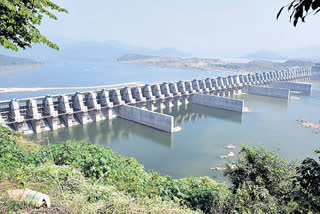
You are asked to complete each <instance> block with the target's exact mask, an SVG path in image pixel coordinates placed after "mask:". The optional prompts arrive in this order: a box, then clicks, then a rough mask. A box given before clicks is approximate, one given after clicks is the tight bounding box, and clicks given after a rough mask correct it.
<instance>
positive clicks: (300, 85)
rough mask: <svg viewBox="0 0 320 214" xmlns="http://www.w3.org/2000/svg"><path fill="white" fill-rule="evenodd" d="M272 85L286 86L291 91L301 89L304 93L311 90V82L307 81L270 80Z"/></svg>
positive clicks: (277, 86) (276, 86)
mask: <svg viewBox="0 0 320 214" xmlns="http://www.w3.org/2000/svg"><path fill="white" fill-rule="evenodd" d="M271 86H272V87H275V88H286V89H290V90H293V91H303V92H306V93H310V92H311V84H309V83H296V82H280V81H277V82H272V84H271Z"/></svg>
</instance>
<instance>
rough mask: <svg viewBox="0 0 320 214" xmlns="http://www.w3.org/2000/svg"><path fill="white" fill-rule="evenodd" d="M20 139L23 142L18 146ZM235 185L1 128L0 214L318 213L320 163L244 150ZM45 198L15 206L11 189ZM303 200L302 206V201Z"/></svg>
mask: <svg viewBox="0 0 320 214" xmlns="http://www.w3.org/2000/svg"><path fill="white" fill-rule="evenodd" d="M21 141H24V142H23V143H21ZM235 164H236V168H235V169H231V168H227V169H226V171H225V175H226V176H227V177H228V178H229V179H230V181H231V183H232V186H230V187H228V186H227V185H226V184H222V183H217V182H215V181H214V180H212V179H210V178H208V177H203V178H198V177H186V178H182V179H173V178H172V177H170V176H160V175H159V173H157V172H146V171H145V170H144V167H143V166H142V165H141V164H139V163H138V162H137V161H136V160H135V159H133V158H127V157H123V156H119V155H116V154H115V153H113V152H112V151H111V150H110V149H108V148H105V147H101V146H98V145H93V144H91V143H88V142H76V141H67V142H64V143H60V144H55V145H49V146H38V145H36V144H35V143H33V142H29V141H26V140H25V139H24V138H23V137H22V136H21V135H20V134H17V133H15V132H13V131H10V130H8V129H7V128H2V127H0V190H1V191H0V213H7V212H11V211H13V212H14V211H16V212H38V213H39V212H40V213H41V212H42V213H50V212H51V213H308V212H310V213H312V212H313V213H317V212H319V211H320V207H319V204H320V203H319V202H320V194H319V192H320V191H319V190H320V187H319V185H320V183H319V174H320V167H319V164H318V163H317V162H316V161H315V160H313V159H305V160H304V161H303V162H302V163H301V164H293V163H287V162H286V161H284V160H283V159H281V158H280V157H279V156H278V155H277V154H276V153H273V152H268V151H266V150H265V149H264V148H263V147H260V148H253V149H252V148H250V147H247V146H244V147H242V149H241V152H240V155H239V159H238V161H237V163H235ZM26 187H28V188H31V189H34V190H37V191H40V192H43V193H46V194H48V195H49V196H50V197H51V200H52V207H51V208H40V209H37V208H34V207H31V206H30V205H28V204H26V203H23V202H16V201H12V200H11V199H9V198H8V196H7V195H6V191H5V190H7V189H13V188H26ZM301 198H303V199H304V200H301Z"/></svg>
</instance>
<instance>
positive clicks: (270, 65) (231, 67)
mask: <svg viewBox="0 0 320 214" xmlns="http://www.w3.org/2000/svg"><path fill="white" fill-rule="evenodd" d="M118 62H120V63H133V64H143V65H152V66H159V67H169V68H179V69H197V70H209V71H220V72H264V71H265V72H267V71H274V70H283V69H292V68H301V67H312V66H313V65H314V64H315V63H313V62H311V61H303V60H287V61H285V62H273V61H266V60H253V61H250V62H248V63H234V62H228V61H222V60H219V59H208V58H194V57H193V58H181V57H173V56H171V57H159V56H148V55H138V54H127V55H124V56H122V57H120V58H118Z"/></svg>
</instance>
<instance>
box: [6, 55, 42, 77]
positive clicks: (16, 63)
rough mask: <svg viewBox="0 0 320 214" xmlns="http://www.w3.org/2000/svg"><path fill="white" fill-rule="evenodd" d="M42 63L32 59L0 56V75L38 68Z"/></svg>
mask: <svg viewBox="0 0 320 214" xmlns="http://www.w3.org/2000/svg"><path fill="white" fill-rule="evenodd" d="M41 65H42V63H41V62H38V61H36V60H32V59H26V58H20V57H12V56H7V55H3V54H0V73H1V72H5V71H17V70H26V69H33V68H38V67H40V66H41Z"/></svg>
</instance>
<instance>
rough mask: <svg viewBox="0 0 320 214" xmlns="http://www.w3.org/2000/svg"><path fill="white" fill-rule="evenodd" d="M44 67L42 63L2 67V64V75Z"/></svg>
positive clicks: (0, 71) (0, 69) (0, 70)
mask: <svg viewBox="0 0 320 214" xmlns="http://www.w3.org/2000/svg"><path fill="white" fill-rule="evenodd" d="M41 66H43V64H42V63H34V64H33V63H32V64H17V65H1V64H0V74H1V73H4V72H7V71H23V70H29V69H34V68H40V67H41Z"/></svg>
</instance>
